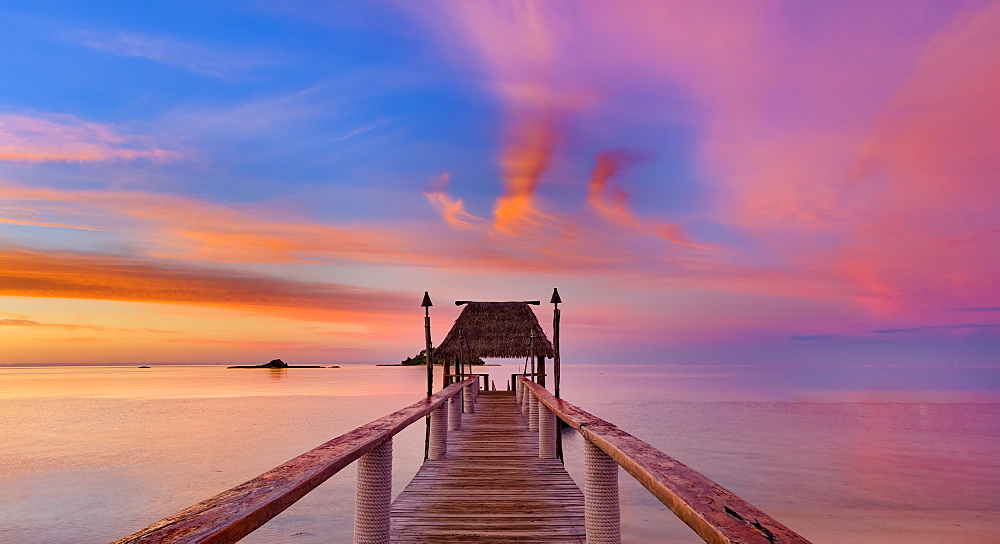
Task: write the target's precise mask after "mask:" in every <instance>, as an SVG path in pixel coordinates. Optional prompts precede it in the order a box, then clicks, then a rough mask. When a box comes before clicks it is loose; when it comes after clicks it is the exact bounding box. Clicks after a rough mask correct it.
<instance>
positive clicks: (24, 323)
mask: <svg viewBox="0 0 1000 544" xmlns="http://www.w3.org/2000/svg"><path fill="white" fill-rule="evenodd" d="M0 327H55V328H57V329H67V330H77V329H93V330H97V331H103V330H104V327H97V326H94V325H72V324H67V323H39V322H38V321H33V320H30V319H0Z"/></svg>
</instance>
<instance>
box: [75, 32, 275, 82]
mask: <svg viewBox="0 0 1000 544" xmlns="http://www.w3.org/2000/svg"><path fill="white" fill-rule="evenodd" d="M73 41H75V42H76V43H78V44H79V45H82V46H84V47H88V48H90V49H94V50H97V51H103V52H105V53H110V54H112V55H118V56H121V57H133V58H141V59H146V60H149V61H152V62H157V63H160V64H165V65H167V66H171V67H173V68H179V69H181V70H186V71H189V72H193V73H196V74H199V75H203V76H209V77H214V78H219V79H239V78H242V77H244V76H246V74H247V72H248V71H250V70H251V69H253V68H256V67H258V66H266V65H269V64H274V63H275V59H274V55H273V54H272V53H269V52H265V51H259V50H258V51H246V50H234V49H232V48H231V47H229V46H225V47H224V46H219V45H210V44H206V43H199V42H193V41H188V40H180V39H176V38H164V37H157V36H148V35H144V34H135V33H115V34H111V33H100V32H83V33H80V34H79V35H77V36H75V37H74V39H73Z"/></svg>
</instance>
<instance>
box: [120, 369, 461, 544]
mask: <svg viewBox="0 0 1000 544" xmlns="http://www.w3.org/2000/svg"><path fill="white" fill-rule="evenodd" d="M475 381H476V378H475V377H473V378H469V379H467V380H464V381H461V382H457V383H454V384H452V385H450V386H448V387H446V388H444V389H442V390H441V391H438V392H437V393H435V394H433V395H431V396H429V397H425V398H423V399H421V400H419V401H417V402H415V403H413V404H411V405H409V406H407V407H405V408H402V409H400V410H397V411H395V412H393V413H391V414H389V415H387V416H385V417H382V418H379V419H376V420H375V421H372V422H371V423H368V424H366V425H362V426H360V427H358V428H357V429H354V430H353V431H350V432H348V433H346V434H343V435H341V436H338V437H337V438H334V439H332V440H330V441H328V442H326V443H324V444H322V445H320V446H318V447H316V448H314V449H312V450H310V451H307V452H306V453H303V454H302V455H299V456H298V457H295V458H293V459H291V460H289V461H287V462H285V463H284V464H282V465H279V466H277V467H275V468H273V469H271V470H269V471H267V472H265V473H263V474H261V475H260V476H257V477H256V478H254V479H252V480H249V481H247V482H244V483H242V484H240V485H238V486H236V487H233V488H231V489H228V490H226V491H223V492H222V493H219V494H218V495H216V496H214V497H212V498H210V499H207V500H204V501H202V502H199V503H198V504H195V505H194V506H191V507H189V508H186V509H184V510H182V511H180V512H178V513H176V514H174V515H172V516H169V517H167V518H164V519H162V520H160V521H158V522H156V523H154V524H152V525H150V526H148V527H146V528H144V529H140V530H139V531H136V532H134V533H132V534H130V535H128V536H126V537H123V538H120V539H118V540H116V541H114V542H113V543H112V544H126V543H128V544H138V543H154V542H156V543H161V542H166V543H170V544H179V543H193V542H198V543H205V544H208V543H211V544H216V543H219V544H221V543H230V542H236V541H238V540H240V539H241V538H243V537H244V536H246V535H248V534H250V533H251V532H253V531H254V530H256V529H257V528H259V527H260V526H261V525H264V524H265V523H267V522H268V521H269V520H271V518H273V517H275V516H277V515H278V514H280V513H281V512H282V511H284V510H285V509H286V508H288V507H289V506H291V505H292V504H294V503H295V501H297V500H299V499H301V498H302V497H303V496H304V495H305V494H306V493H308V492H310V491H312V490H313V489H315V488H316V487H317V486H319V485H320V484H321V483H323V482H325V481H326V480H327V479H329V478H330V477H331V476H333V475H334V474H336V473H337V472H339V471H340V470H341V469H343V468H344V467H346V466H348V465H350V464H351V463H353V462H354V461H357V460H358V459H359V458H361V457H362V456H364V455H365V454H367V453H369V452H371V451H372V450H374V449H375V448H377V447H378V446H380V445H381V444H383V443H385V442H386V441H387V440H389V439H391V438H392V437H393V436H395V435H396V434H397V433H399V432H400V431H402V430H403V429H405V428H406V427H408V426H409V425H410V424H412V423H414V422H416V421H418V420H420V419H421V418H423V417H425V416H428V415H430V414H431V413H432V412H434V410H436V409H437V408H439V407H440V406H441V405H442V404H444V403H445V402H446V401H447V400H448V399H449V398H451V397H453V396H455V395H457V394H458V393H459V392H461V391H462V388H464V387H466V386H469V385H472V384H474V383H475Z"/></svg>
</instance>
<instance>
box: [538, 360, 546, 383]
mask: <svg viewBox="0 0 1000 544" xmlns="http://www.w3.org/2000/svg"><path fill="white" fill-rule="evenodd" d="M538 385H540V386H542V387H545V356H544V355H539V356H538Z"/></svg>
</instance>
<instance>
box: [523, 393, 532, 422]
mask: <svg viewBox="0 0 1000 544" xmlns="http://www.w3.org/2000/svg"><path fill="white" fill-rule="evenodd" d="M530 396H531V392H530V391H528V388H527V387H525V388H524V392H523V393H521V414H522V415H524V417H528V414H529V413H530V412H531V407H530V406H529V404H530V403H529V402H528V397H530Z"/></svg>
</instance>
